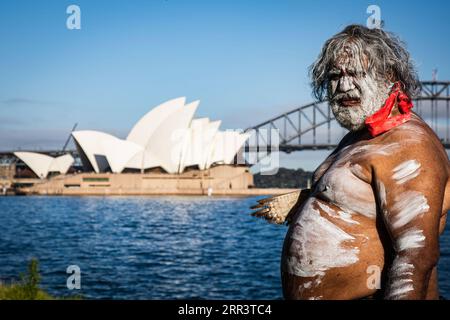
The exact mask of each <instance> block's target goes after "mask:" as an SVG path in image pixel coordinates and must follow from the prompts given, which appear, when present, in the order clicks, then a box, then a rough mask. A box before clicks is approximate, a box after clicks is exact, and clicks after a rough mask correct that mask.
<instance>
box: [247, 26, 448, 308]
mask: <svg viewBox="0 0 450 320" xmlns="http://www.w3.org/2000/svg"><path fill="white" fill-rule="evenodd" d="M310 74H311V78H312V87H313V89H314V93H315V95H316V97H317V98H318V99H323V98H327V99H328V100H329V103H330V107H331V110H332V111H333V114H334V116H335V118H336V120H337V121H338V122H339V123H340V124H341V125H342V126H343V127H345V128H347V129H348V130H349V133H348V134H347V135H346V136H345V137H344V138H343V139H342V141H340V143H339V145H338V147H337V148H336V149H335V150H334V151H333V152H332V153H331V154H330V155H329V156H328V158H327V159H326V160H325V161H324V162H323V163H322V164H321V165H320V166H319V167H318V168H317V169H316V171H315V172H314V175H313V185H312V188H311V190H304V191H301V192H294V193H291V194H287V195H283V196H278V197H274V198H271V199H264V200H262V201H260V204H259V205H257V206H255V207H254V208H259V209H260V210H259V211H257V212H255V213H254V214H255V215H256V216H262V217H264V218H266V219H267V220H269V221H271V222H275V223H283V222H288V223H289V229H288V232H287V235H286V238H285V241H284V246H283V252H282V258H281V278H282V284H283V294H284V297H285V298H287V299H362V298H384V299H438V298H439V290H438V276H437V268H436V266H437V263H438V259H439V235H440V234H441V233H442V232H443V230H444V226H445V220H446V215H447V211H448V210H449V209H450V180H449V177H450V166H449V160H448V157H447V154H446V152H445V149H444V148H443V146H442V144H441V142H440V141H439V139H438V137H437V136H436V135H435V133H434V132H433V131H432V130H431V128H430V127H429V126H428V125H427V124H426V123H425V122H424V121H423V120H422V119H421V118H420V117H419V116H417V115H416V114H414V113H413V112H411V110H410V109H411V108H412V103H411V100H410V98H411V97H414V95H415V94H417V93H418V91H419V89H420V87H419V86H420V84H419V82H418V79H417V75H416V72H415V70H414V67H413V65H412V63H411V59H410V56H409V54H408V52H407V51H406V49H405V48H404V45H403V44H402V42H401V41H400V40H399V39H398V38H397V37H395V36H394V35H393V34H391V33H388V32H385V31H383V30H381V29H368V28H366V27H363V26H359V25H350V26H348V27H346V28H345V29H344V30H343V31H342V32H340V33H338V34H336V35H335V36H333V37H332V38H331V39H329V40H328V41H327V42H326V43H325V45H324V47H323V49H322V51H321V54H320V55H319V57H318V59H317V61H316V62H315V63H314V64H313V65H312V66H311V69H310ZM292 199H295V201H292ZM283 208H285V209H283ZM286 208H287V209H286ZM377 269H378V270H380V279H379V280H380V281H379V283H380V286H379V288H377V287H374V286H371V285H369V281H368V278H369V277H371V276H372V273H370V272H369V270H377ZM371 272H372V271H371Z"/></svg>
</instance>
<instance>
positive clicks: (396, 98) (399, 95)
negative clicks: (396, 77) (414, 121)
mask: <svg viewBox="0 0 450 320" xmlns="http://www.w3.org/2000/svg"><path fill="white" fill-rule="evenodd" d="M396 102H397V105H398V110H399V111H400V114H399V115H396V116H392V117H390V114H391V112H392V108H393V107H394V106H395V103H396ZM412 107H413V104H412V102H411V99H410V98H409V97H408V95H406V94H405V93H404V92H403V91H402V89H401V85H400V83H399V82H396V83H394V85H393V87H392V89H391V93H390V94H389V97H388V98H387V99H386V102H385V103H384V106H383V107H381V109H380V110H378V111H377V112H375V113H374V114H373V115H371V116H370V117H367V118H366V121H365V124H366V127H367V130H369V133H370V134H371V135H372V137H376V136H378V135H379V134H381V133H383V132H386V131H389V130H391V129H392V128H395V127H397V126H399V125H401V124H402V123H405V122H406V121H408V120H409V119H411V108H412Z"/></svg>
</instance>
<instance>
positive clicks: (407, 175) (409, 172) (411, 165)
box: [392, 160, 420, 184]
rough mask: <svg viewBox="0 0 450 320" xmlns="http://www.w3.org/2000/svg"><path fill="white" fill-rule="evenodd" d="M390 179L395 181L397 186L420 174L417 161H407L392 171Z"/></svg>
mask: <svg viewBox="0 0 450 320" xmlns="http://www.w3.org/2000/svg"><path fill="white" fill-rule="evenodd" d="M392 171H393V173H394V174H393V175H392V179H394V180H396V181H397V184H403V183H405V182H407V181H409V180H411V179H413V178H415V177H417V176H418V175H419V173H420V163H419V162H418V161H417V160H408V161H405V162H403V163H401V164H399V165H398V166H396V167H395V168H394V169H393V170H392Z"/></svg>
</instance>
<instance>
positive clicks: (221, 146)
mask: <svg viewBox="0 0 450 320" xmlns="http://www.w3.org/2000/svg"><path fill="white" fill-rule="evenodd" d="M249 137H250V134H248V133H239V132H236V131H219V132H218V133H217V134H216V136H215V138H214V147H213V149H212V152H211V155H210V158H209V160H208V163H207V167H209V166H211V165H212V164H213V163H223V164H232V163H233V160H234V156H235V155H236V153H237V152H238V151H239V149H240V148H241V147H242V145H243V144H244V143H245V141H246V140H247V139H248V138H249Z"/></svg>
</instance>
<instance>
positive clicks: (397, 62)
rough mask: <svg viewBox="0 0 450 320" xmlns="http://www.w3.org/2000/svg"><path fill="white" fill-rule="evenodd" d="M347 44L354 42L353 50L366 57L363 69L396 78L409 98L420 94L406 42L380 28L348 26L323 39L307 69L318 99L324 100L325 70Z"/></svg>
mask: <svg viewBox="0 0 450 320" xmlns="http://www.w3.org/2000/svg"><path fill="white" fill-rule="evenodd" d="M348 44H352V45H355V46H356V51H357V52H361V53H362V56H360V57H359V59H365V60H366V64H367V70H366V71H373V72H375V73H376V75H377V76H378V77H379V79H385V80H386V81H392V82H395V81H399V82H400V83H401V84H402V86H403V90H404V91H405V93H406V94H408V96H409V97H411V98H413V97H415V96H416V95H417V94H418V93H419V91H420V82H419V80H418V76H417V72H416V70H415V67H414V64H413V62H412V60H411V57H410V55H409V53H408V51H407V50H406V48H405V47H406V46H405V44H404V43H403V42H402V41H401V40H400V39H399V38H398V37H397V36H396V35H394V34H393V33H390V32H386V31H383V30H382V29H369V28H366V27H364V26H362V25H349V26H347V27H346V28H345V29H344V30H342V31H341V32H339V33H338V34H336V35H334V36H333V37H331V38H330V39H328V40H327V41H326V42H325V44H324V46H323V48H322V51H321V53H320V55H319V57H318V58H317V60H316V61H315V62H314V63H313V64H312V65H311V67H310V69H309V74H310V77H311V86H312V88H313V93H314V96H315V97H316V98H317V99H319V100H323V99H324V97H325V96H326V92H327V87H328V84H329V78H328V71H329V70H330V69H331V68H332V67H333V64H334V63H335V62H336V60H337V59H338V58H339V54H341V53H342V49H343V48H344V47H345V46H346V45H348ZM357 58H358V57H357Z"/></svg>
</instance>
